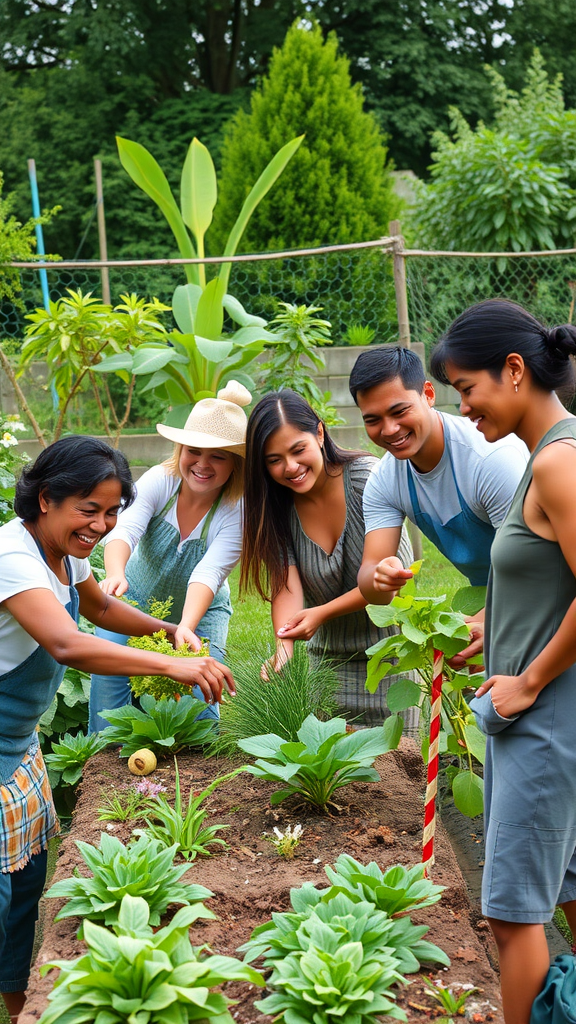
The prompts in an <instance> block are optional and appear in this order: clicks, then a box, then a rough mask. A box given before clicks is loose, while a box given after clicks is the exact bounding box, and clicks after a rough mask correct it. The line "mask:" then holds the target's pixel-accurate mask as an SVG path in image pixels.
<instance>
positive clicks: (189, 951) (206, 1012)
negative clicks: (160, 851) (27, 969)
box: [40, 894, 264, 1024]
mask: <svg viewBox="0 0 576 1024" xmlns="http://www.w3.org/2000/svg"><path fill="white" fill-rule="evenodd" d="M198 916H199V915H198V913H197V908H196V907H182V909H181V910H179V911H178V912H177V913H176V914H175V916H174V917H173V919H172V921H170V923H169V924H168V925H166V926H165V927H164V928H161V929H160V930H159V931H157V932H156V933H154V932H153V931H152V928H151V927H150V924H149V921H150V910H149V908H148V905H147V904H146V902H145V900H143V899H141V898H138V897H133V896H130V895H129V894H127V895H125V896H124V898H123V900H122V904H121V906H120V911H119V913H118V921H117V923H116V924H115V925H114V929H113V931H110V930H108V929H106V928H102V927H101V926H99V925H97V924H94V923H93V922H92V921H86V923H85V934H84V938H85V942H86V946H87V951H86V953H85V954H84V955H83V956H81V957H78V959H76V960H54V961H52V962H51V963H48V964H44V965H43V966H42V967H41V969H40V973H41V974H42V975H44V974H46V973H47V972H48V971H50V970H52V969H53V968H55V967H56V968H58V969H59V971H60V974H59V976H58V978H57V979H56V982H55V984H54V989H53V991H52V992H51V993H50V995H49V996H48V999H49V1002H50V1005H49V1006H48V1007H47V1008H46V1009H45V1010H44V1013H43V1014H42V1016H41V1018H40V1024H58V1022H63V1021H65V1022H66V1024H83V1022H85V1021H94V1022H95V1024H188V1021H199V1022H202V1024H234V1020H233V1018H232V1017H231V1015H230V1013H229V1011H228V1007H229V1006H231V1005H233V1000H230V999H228V998H227V997H226V996H224V995H222V993H220V992H212V991H211V989H213V988H214V987H215V986H217V985H223V984H225V983H226V982H227V981H247V982H250V983H251V984H252V985H258V986H260V987H261V986H263V984H264V979H263V978H262V975H261V974H259V973H258V972H257V971H255V970H254V969H253V968H252V967H248V966H247V965H246V964H243V963H241V962H240V961H239V960H236V959H235V958H234V957H227V956H203V951H202V949H200V950H199V949H195V948H194V947H193V946H192V945H191V943H190V938H189V934H188V930H189V928H190V925H191V924H193V923H194V921H196V920H197V918H198Z"/></svg>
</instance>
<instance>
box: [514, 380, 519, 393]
mask: <svg viewBox="0 0 576 1024" xmlns="http://www.w3.org/2000/svg"><path fill="white" fill-rule="evenodd" d="M514 391H515V392H516V394H518V385H517V383H516V381H514Z"/></svg>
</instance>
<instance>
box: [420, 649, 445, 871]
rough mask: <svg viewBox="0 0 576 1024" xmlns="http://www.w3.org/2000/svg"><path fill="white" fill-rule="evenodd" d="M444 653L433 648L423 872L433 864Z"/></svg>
mask: <svg viewBox="0 0 576 1024" xmlns="http://www.w3.org/2000/svg"><path fill="white" fill-rule="evenodd" d="M443 668H444V655H443V653H442V651H437V650H434V671H433V676H432V699H431V705H432V707H431V711H430V746H429V747H428V776H427V782H426V797H425V801H424V835H423V837H422V863H423V864H424V873H425V874H426V875H428V873H429V871H428V869H429V868H431V867H432V865H433V864H434V834H435V832H436V793H437V791H438V737H439V734H440V711H441V708H442V669H443Z"/></svg>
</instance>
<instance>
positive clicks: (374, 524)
mask: <svg viewBox="0 0 576 1024" xmlns="http://www.w3.org/2000/svg"><path fill="white" fill-rule="evenodd" d="M350 391H351V394H352V396H353V398H354V401H355V402H356V404H357V405H358V407H359V409H360V411H361V413H362V418H363V420H364V426H365V427H366V432H367V434H368V436H369V438H370V440H371V441H373V442H374V444H377V445H378V446H379V447H380V448H383V449H384V450H385V452H386V454H385V455H384V457H383V459H382V460H381V461H380V464H379V465H378V466H377V468H376V469H375V470H374V472H373V473H372V476H371V477H370V479H369V481H368V482H367V484H366V487H365V490H364V519H365V522H366V539H365V544H364V555H363V559H362V566H361V568H360V572H359V574H358V586H359V587H360V590H361V591H362V594H363V595H364V597H365V598H366V599H367V600H368V601H369V602H370V603H371V604H388V603H389V602H390V601H391V600H392V598H393V597H394V595H395V594H396V593H397V591H398V590H399V589H400V588H401V587H402V586H403V585H404V584H405V583H406V580H408V579H410V578H411V576H412V573H411V572H410V570H409V569H404V568H403V566H402V563H401V562H400V561H399V559H398V558H397V557H396V549H397V546H398V542H399V539H400V530H401V528H402V523H403V522H404V519H405V518H408V519H410V520H411V521H412V522H413V523H415V525H416V526H417V527H418V528H419V529H420V530H421V531H422V533H423V534H424V535H425V536H426V537H428V539H429V540H431V541H432V542H433V544H435V545H436V547H437V548H438V549H439V550H440V551H441V552H442V554H443V555H445V556H446V558H448V559H449V561H450V562H452V564H453V565H454V566H455V567H456V568H457V569H458V570H459V571H460V572H461V573H463V575H464V576H466V577H467V578H468V580H469V581H470V583H471V584H472V585H473V586H483V585H485V584H486V583H487V581H488V572H489V569H490V548H491V546H492V540H493V538H494V533H495V531H496V529H497V528H498V526H500V524H501V523H502V522H503V521H504V519H505V517H506V514H507V512H508V508H509V506H510V503H511V501H512V498H513V496H514V492H515V490H516V487H517V485H518V483H519V482H520V479H521V477H522V474H523V473H524V469H525V467H526V462H527V459H528V452H527V449H526V447H525V445H524V444H523V443H522V442H521V441H519V440H518V438H516V437H515V436H514V435H511V436H510V437H507V438H504V439H503V440H502V441H498V442H496V443H495V444H489V443H488V442H487V441H486V440H485V438H484V437H483V435H482V434H481V433H480V432H479V431H478V430H477V429H476V427H475V425H474V423H472V422H471V421H470V420H468V419H465V418H464V417H461V416H453V415H450V414H447V413H440V412H438V411H437V410H436V409H435V408H434V400H435V394H434V386H433V384H432V383H431V382H430V381H429V380H426V377H425V373H424V368H423V366H422V363H421V361H420V359H419V358H418V356H417V355H416V353H415V352H412V351H411V350H410V349H405V348H400V347H396V346H392V345H386V346H384V347H383V348H374V349H371V350H370V351H369V352H364V353H362V355H360V356H359V358H358V359H357V360H356V363H355V365H354V367H353V369H352V374H351V376H350ZM482 618H483V616H482V615H480V616H477V619H478V622H475V623H474V625H473V626H472V627H471V640H472V643H471V644H470V646H469V647H468V648H466V650H464V651H462V652H461V655H459V656H458V663H459V664H463V662H464V659H465V658H469V657H472V656H473V655H474V654H476V653H478V652H479V651H480V650H481V649H482V634H483V629H482V624H481V622H482Z"/></svg>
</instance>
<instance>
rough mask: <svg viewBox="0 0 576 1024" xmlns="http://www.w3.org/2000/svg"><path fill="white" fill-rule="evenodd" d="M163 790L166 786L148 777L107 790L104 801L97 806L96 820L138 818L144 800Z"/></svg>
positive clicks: (140, 815)
mask: <svg viewBox="0 0 576 1024" xmlns="http://www.w3.org/2000/svg"><path fill="white" fill-rule="evenodd" d="M165 792H166V786H163V785H162V783H160V782H152V781H151V780H150V779H148V778H142V779H139V780H138V782H134V783H133V784H132V785H131V786H127V787H124V789H120V790H118V791H116V792H114V791H112V792H110V791H107V792H106V793H105V794H104V803H103V804H102V806H101V807H99V808H98V821H132V820H133V819H134V818H140V817H142V814H141V811H142V810H143V806H144V803H145V801H146V800H147V799H150V798H152V797H156V796H158V794H159V793H165Z"/></svg>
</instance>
